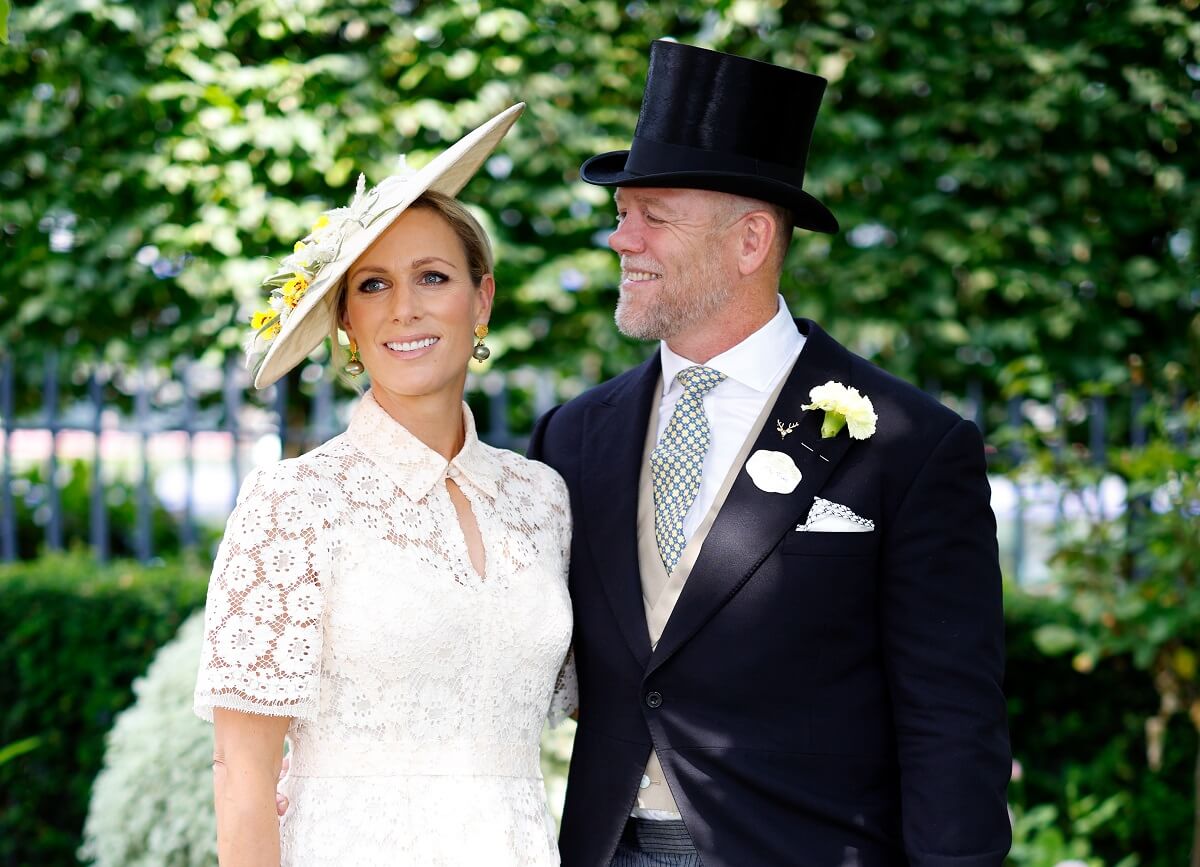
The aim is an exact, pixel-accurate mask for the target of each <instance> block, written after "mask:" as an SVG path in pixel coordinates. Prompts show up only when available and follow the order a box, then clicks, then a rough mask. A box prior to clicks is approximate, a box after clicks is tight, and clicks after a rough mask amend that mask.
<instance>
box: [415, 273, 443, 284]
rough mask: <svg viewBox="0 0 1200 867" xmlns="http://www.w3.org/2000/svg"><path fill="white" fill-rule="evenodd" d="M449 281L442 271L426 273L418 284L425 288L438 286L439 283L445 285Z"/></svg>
mask: <svg viewBox="0 0 1200 867" xmlns="http://www.w3.org/2000/svg"><path fill="white" fill-rule="evenodd" d="M449 279H450V278H449V277H447V276H446V275H445V274H443V273H442V272H441V271H426V272H425V273H424V274H422V275H421V277H420V279H419V280H417V282H418V283H421V284H422V285H424V286H437V285H438V284H439V283H445V282H446V281H447V280H449Z"/></svg>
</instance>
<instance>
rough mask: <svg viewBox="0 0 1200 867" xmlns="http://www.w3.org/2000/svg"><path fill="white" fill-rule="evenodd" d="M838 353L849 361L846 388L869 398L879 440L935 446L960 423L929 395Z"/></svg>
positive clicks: (868, 363) (867, 363) (865, 361)
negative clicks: (880, 436) (848, 387)
mask: <svg viewBox="0 0 1200 867" xmlns="http://www.w3.org/2000/svg"><path fill="white" fill-rule="evenodd" d="M841 349H842V351H843V352H845V353H846V355H847V356H848V357H849V359H850V362H849V363H850V372H851V375H850V378H851V381H850V382H848V383H846V384H847V385H852V386H854V387H855V388H857V389H858V391H859V392H860V393H862V394H864V395H866V396H867V397H868V398H870V400H871V404H872V406H873V407H874V409H875V414H876V416H878V418H879V431H880V433H882V434H885V436H884V437H882V438H881V439H886V440H889V441H891V442H896V441H907V442H913V441H921V440H927V439H929V438H930V437H934V438H936V439H935V440H934V441H935V442H936V440H937V439H940V438H941V436H943V435H944V434H945V433H946V432H947V431H949V430H950V429H951V428H953V427H954V426H956V425H957V424H958V423H959V422H961V421H962V416H961V415H959V414H958V413H957V412H955V411H954V410H953V409H951V408H950V407H948V406H946V405H945V404H944V403H942V402H941V401H939V400H938V399H937V398H935V397H934V396H933V395H931V394H929V393H927V392H925V391H922V390H921V389H920V388H918V387H917V386H915V385H913V384H912V383H911V382H908V381H907V380H904V379H901V378H900V377H899V376H896V375H895V374H893V373H890V372H889V371H887V370H884V369H883V368H882V367H880V366H879V365H877V364H875V363H874V362H872V361H870V360H868V359H866V358H864V357H862V356H861V355H858V354H856V353H854V352H852V351H851V350H849V349H846V348H845V347H841Z"/></svg>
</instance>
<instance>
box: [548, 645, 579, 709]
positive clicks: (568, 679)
mask: <svg viewBox="0 0 1200 867" xmlns="http://www.w3.org/2000/svg"><path fill="white" fill-rule="evenodd" d="M577 710H579V682H578V681H577V680H576V679H575V648H574V647H572V648H570V649H569V650H567V658H566V659H564V660H563V664H562V668H561V669H559V672H558V680H556V681H555V682H554V695H553V696H552V697H551V699H550V711H549V713H547V714H546V719H548V720H549V721H550V728H558V726H560V725H562V723H563V722H564V721H565V720H566V719H567V718H568V717H570V716H571V714H573V713H575V711H577Z"/></svg>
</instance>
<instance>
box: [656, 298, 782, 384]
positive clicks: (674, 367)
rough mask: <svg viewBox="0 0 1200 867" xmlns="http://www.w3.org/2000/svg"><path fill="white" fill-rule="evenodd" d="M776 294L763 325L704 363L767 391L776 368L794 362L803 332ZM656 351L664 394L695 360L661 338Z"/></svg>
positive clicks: (779, 368) (731, 377)
mask: <svg viewBox="0 0 1200 867" xmlns="http://www.w3.org/2000/svg"><path fill="white" fill-rule="evenodd" d="M777 297H778V299H779V307H778V309H776V311H775V315H774V316H772V317H771V319H770V320H769V321H768V322H767V324H766V325H764V326H763V327H762V328H760V329H758V330H757V331H755V332H754V333H753V334H751V335H750V336H749V337H747V338H746V339H745V340H743V341H742V342H741V343H738V344H737V345H735V346H731V347H730V348H729V349H726V350H725V351H724V352H722V353H721V354H720V355H717V356H714V357H713V358H711V359H709V361H708V362H707V363H706V364H705V365H704V366H705V367H711V368H712V369H713V370H719V371H720V372H721V373H723V374H725V376H726V377H727V378H729V379H733V380H736V381H737V382H740V383H742V384H743V385H745V386H748V387H749V388H752V389H754V390H755V391H761V392H767V391H770V390H771V386H772V384H773V383H774V382H775V380H776V378H777V377H778V376H779V373H780V371H781V370H782V369H783V368H784V367H785V366H788V365H790V364H791V363H792V362H793V361H795V359H796V355H797V353H799V352H800V350H801V349H803V348H804V335H803V334H801V333H800V331H799V329H797V328H796V323H795V322H794V321H792V314H791V313H790V312H789V311H788V308H787V304H786V303H785V302H784V300H783V296H782V295H779V296H777ZM659 352H660V357H661V360H662V389H663V394H664V395H665V394H666V393H667V392H668V391H670V390H671V387H672V386H673V385H674V384H675V375H676V374H677V373H679V371H681V370H683V369H684V368H686V367H694V366H695V365H696V362H694V361H691V360H689V359H687V358H684V357H683V356H682V355H679V354H678V353H676V352H674V351H672V350H671V347H669V346H667V343H666V341H665V340H664V341H662V342H661V343H660V344H659Z"/></svg>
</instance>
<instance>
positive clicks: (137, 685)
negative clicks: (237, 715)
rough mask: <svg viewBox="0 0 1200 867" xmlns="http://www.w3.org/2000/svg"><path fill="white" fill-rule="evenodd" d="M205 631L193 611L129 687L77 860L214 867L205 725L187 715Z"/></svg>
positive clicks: (112, 865)
mask: <svg viewBox="0 0 1200 867" xmlns="http://www.w3.org/2000/svg"><path fill="white" fill-rule="evenodd" d="M203 631H204V612H203V611H197V612H195V613H194V614H193V615H192V616H191V617H190V618H188V620H187V622H185V623H184V624H183V626H182V627H180V629H179V634H178V635H176V636H175V637H174V638H173V639H171V641H170V642H169V643H167V644H166V645H165V646H164V647H163V648H162V650H160V651H159V652H158V655H157V656H155V658H154V662H152V663H151V664H150V668H149V670H148V671H147V672H146V674H145V676H144V677H141V678H139V679H138V680H137V681H135V682H134V684H133V692H134V694H135V695H136V696H137V698H136V700H135V702H134V704H133V705H132V706H131V707H129V708H127V709H126V710H124V711H122V712H121V715H120V716H118V717H117V722H116V725H114V726H113V730H112V731H111V732H110V733H109V735H108V738H107V739H106V743H107V746H106V749H105V752H104V768H103V770H101V771H100V775H99V776H98V777H96V782H95V785H93V786H92V802H91V806H90V807H89V809H88V817H87V823H86V824H85V826H84V844H83V847H82V849H81V850H80V853H79V857H80V860H84V861H89V862H90V863H94V864H96V865H97V867H193V865H194V867H202V865H203V867H215V865H216V863H217V824H216V817H215V815H214V813H213V805H212V783H211V775H210V768H211V766H212V726H210V725H209V724H208V723H206V722H204V721H203V720H201V719H200V718H199V717H198V716H196V715H195V714H194V713H192V688H193V687H194V686H195V684H196V666H197V664H198V663H199V659H200V642H201V640H202V637H203Z"/></svg>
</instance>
